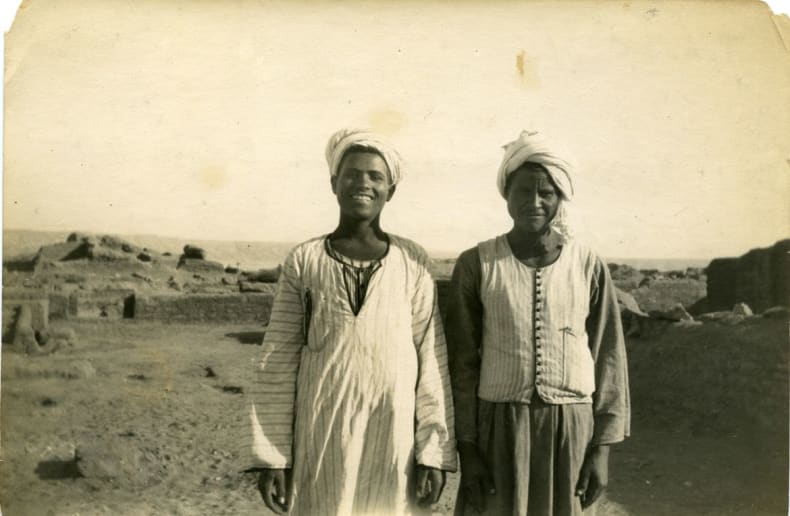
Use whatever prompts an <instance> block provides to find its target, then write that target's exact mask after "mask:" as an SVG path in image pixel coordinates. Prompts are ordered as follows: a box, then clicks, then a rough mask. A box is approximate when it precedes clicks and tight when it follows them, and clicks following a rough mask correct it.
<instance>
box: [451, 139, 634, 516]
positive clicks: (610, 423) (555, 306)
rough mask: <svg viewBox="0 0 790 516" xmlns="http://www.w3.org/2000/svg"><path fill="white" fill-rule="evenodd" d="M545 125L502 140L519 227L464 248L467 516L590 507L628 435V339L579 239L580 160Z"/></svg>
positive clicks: (457, 348)
mask: <svg viewBox="0 0 790 516" xmlns="http://www.w3.org/2000/svg"><path fill="white" fill-rule="evenodd" d="M564 156H565V155H564V154H563V153H562V152H560V151H557V148H556V147H555V146H554V145H551V144H549V143H548V141H547V140H544V139H543V138H542V137H541V135H540V134H538V133H536V132H526V131H525V132H523V133H521V135H520V136H519V137H518V138H517V139H516V140H515V141H513V142H511V143H509V144H507V145H506V146H505V155H504V157H503V159H502V164H501V165H500V167H499V174H498V176H497V186H498V188H499V192H500V193H501V194H502V196H503V197H504V198H505V200H506V204H507V210H508V213H509V215H510V217H511V218H512V219H513V227H512V229H511V230H510V231H509V232H507V233H505V234H502V235H499V236H497V237H495V238H493V239H490V240H487V241H485V242H481V243H480V244H478V245H477V246H476V247H473V248H472V249H469V250H467V251H464V252H463V253H462V254H461V256H460V257H459V258H458V261H457V262H456V265H455V270H454V271H453V278H452V282H451V288H450V295H449V301H448V308H447V318H446V321H445V328H446V331H447V344H448V351H449V355H450V373H451V378H452V384H453V394H454V399H455V404H456V436H457V439H458V451H459V453H460V457H461V475H462V476H461V487H460V490H459V499H458V505H457V507H456V512H457V513H458V514H474V512H475V511H476V512H478V513H483V514H491V515H495V514H496V515H499V514H513V515H529V516H550V515H551V516H571V515H581V514H582V511H583V510H585V512H584V514H590V512H592V508H594V505H593V503H594V502H595V500H596V499H597V498H598V497H599V496H600V494H601V492H602V491H603V488H604V487H605V486H606V483H607V475H608V473H607V472H608V454H609V446H610V445H611V444H614V443H617V442H619V441H622V440H623V439H624V438H625V437H626V436H628V435H629V433H630V399H629V390H628V369H627V366H626V355H625V343H624V338H623V331H622V327H621V323H620V316H619V308H618V304H617V297H616V294H615V286H614V283H613V282H612V279H611V278H610V276H609V271H608V268H607V267H606V264H605V263H604V262H603V260H602V259H601V258H600V257H598V255H596V254H595V253H594V252H592V251H591V250H590V249H588V248H587V247H585V246H584V245H582V244H581V243H579V242H578V241H577V240H576V239H575V238H572V235H571V233H570V231H569V230H568V226H567V223H566V221H565V220H564V211H563V208H564V205H565V203H567V202H569V201H570V200H571V199H572V198H573V193H574V192H573V183H572V181H571V175H572V173H573V169H572V167H571V165H570V164H569V163H568V161H567V158H564Z"/></svg>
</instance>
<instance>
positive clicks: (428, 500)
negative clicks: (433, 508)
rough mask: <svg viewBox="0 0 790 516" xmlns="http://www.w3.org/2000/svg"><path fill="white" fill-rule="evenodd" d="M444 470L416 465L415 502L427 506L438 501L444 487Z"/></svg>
mask: <svg viewBox="0 0 790 516" xmlns="http://www.w3.org/2000/svg"><path fill="white" fill-rule="evenodd" d="M444 481H445V474H444V471H442V470H440V469H436V468H431V467H429V466H423V465H422V464H418V465H417V504H418V505H419V506H420V507H428V506H430V505H433V504H435V503H436V502H438V501H439V497H440V496H442V490H443V489H444Z"/></svg>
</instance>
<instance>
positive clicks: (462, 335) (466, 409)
mask: <svg viewBox="0 0 790 516" xmlns="http://www.w3.org/2000/svg"><path fill="white" fill-rule="evenodd" d="M481 274H482V273H481V270H480V258H479V253H478V251H477V248H472V249H469V250H467V251H464V252H463V253H462V254H461V256H459V257H458V260H457V261H456V263H455V268H454V269H453V277H452V281H451V284H450V296H449V300H448V304H447V316H446V323H445V328H446V332H447V349H448V353H449V361H450V377H451V379H452V386H453V398H454V400H455V410H456V417H455V432H456V437H457V439H458V440H459V441H470V442H476V441H477V387H478V384H479V381H480V342H481V339H482V331H483V330H482V329H483V304H482V302H481V300H480V277H481Z"/></svg>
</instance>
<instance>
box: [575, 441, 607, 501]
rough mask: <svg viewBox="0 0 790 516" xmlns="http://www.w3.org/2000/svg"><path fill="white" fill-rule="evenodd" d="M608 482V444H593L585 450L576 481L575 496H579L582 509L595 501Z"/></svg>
mask: <svg viewBox="0 0 790 516" xmlns="http://www.w3.org/2000/svg"><path fill="white" fill-rule="evenodd" d="M608 482H609V446H608V445H600V446H593V447H592V448H590V449H589V450H587V455H585V457H584V464H582V469H581V471H580V472H579V481H578V482H577V483H576V496H578V497H580V498H581V502H582V509H586V508H587V507H589V506H591V505H592V504H593V503H595V501H596V500H597V499H598V497H599V496H601V493H603V491H604V489H605V488H606V484H607V483H608Z"/></svg>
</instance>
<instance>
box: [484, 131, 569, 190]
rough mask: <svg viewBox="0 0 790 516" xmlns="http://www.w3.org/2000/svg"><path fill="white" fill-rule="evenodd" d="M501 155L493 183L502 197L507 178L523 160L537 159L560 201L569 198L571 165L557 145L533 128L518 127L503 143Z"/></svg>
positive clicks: (536, 161) (530, 161)
mask: <svg viewBox="0 0 790 516" xmlns="http://www.w3.org/2000/svg"><path fill="white" fill-rule="evenodd" d="M504 149H505V156H504V157H503V158H502V164H501V165H499V174H498V176H497V187H498V188H499V193H500V194H501V195H502V197H505V196H506V195H505V184H506V183H507V178H508V176H509V175H510V174H512V173H513V172H514V171H516V170H518V168H519V167H520V166H521V165H523V164H524V163H538V164H540V165H542V166H543V167H544V168H545V169H546V171H547V172H548V173H549V175H550V176H551V179H552V181H554V184H555V185H557V188H558V189H559V191H560V196H561V197H562V199H563V200H564V201H570V200H571V199H572V198H573V183H572V182H571V173H572V172H573V166H572V165H571V164H570V163H569V162H568V161H566V159H567V156H566V159H563V158H561V157H560V156H559V155H558V154H556V153H557V152H559V151H558V149H557V147H556V146H555V145H551V144H549V143H548V142H547V141H546V140H545V139H544V138H542V137H541V135H540V134H539V133H537V132H535V131H522V132H521V135H519V137H518V138H516V139H515V140H513V141H512V142H510V143H508V144H507V145H505V146H504Z"/></svg>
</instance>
